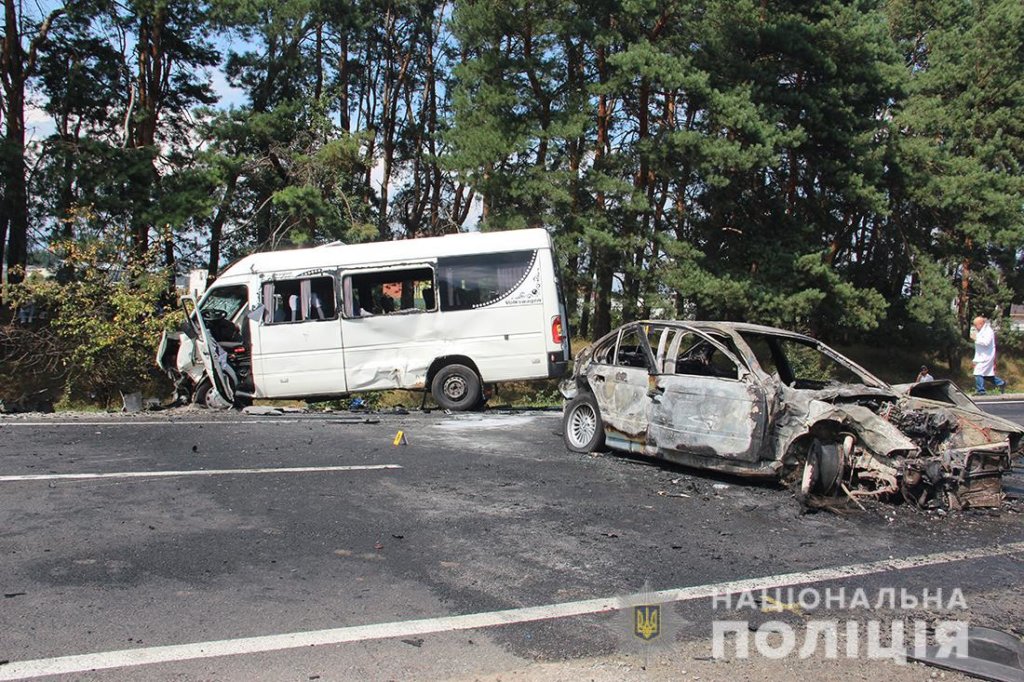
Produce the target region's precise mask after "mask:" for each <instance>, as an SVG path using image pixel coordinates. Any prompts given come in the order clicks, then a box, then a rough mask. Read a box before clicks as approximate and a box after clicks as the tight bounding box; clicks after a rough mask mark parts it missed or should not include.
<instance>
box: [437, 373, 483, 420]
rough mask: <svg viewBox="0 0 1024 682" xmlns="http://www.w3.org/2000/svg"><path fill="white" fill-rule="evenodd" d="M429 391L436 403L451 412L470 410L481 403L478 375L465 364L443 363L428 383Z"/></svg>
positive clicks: (481, 395)
mask: <svg viewBox="0 0 1024 682" xmlns="http://www.w3.org/2000/svg"><path fill="white" fill-rule="evenodd" d="M430 393H431V395H433V396H434V400H436V401H437V404H438V405H440V406H441V407H442V408H444V409H446V410H451V411H453V412H461V411H465V410H472V409H474V408H476V407H479V406H480V405H481V404H482V403H483V393H482V392H481V390H480V377H478V376H477V375H476V372H474V371H473V370H472V369H470V368H469V367H466V366H465V365H458V364H455V365H445V366H444V367H442V368H441V369H439V370H438V372H437V374H435V375H434V380H433V381H432V382H431V383H430Z"/></svg>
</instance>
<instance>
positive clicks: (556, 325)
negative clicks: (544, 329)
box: [551, 315, 564, 344]
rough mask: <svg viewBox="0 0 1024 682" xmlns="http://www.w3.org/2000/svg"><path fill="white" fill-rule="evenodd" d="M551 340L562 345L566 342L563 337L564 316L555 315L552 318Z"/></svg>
mask: <svg viewBox="0 0 1024 682" xmlns="http://www.w3.org/2000/svg"><path fill="white" fill-rule="evenodd" d="M551 340H552V341H554V342H555V343H557V344H561V343H562V341H563V340H564V337H563V336H562V316H561V315H555V316H554V317H552V318H551Z"/></svg>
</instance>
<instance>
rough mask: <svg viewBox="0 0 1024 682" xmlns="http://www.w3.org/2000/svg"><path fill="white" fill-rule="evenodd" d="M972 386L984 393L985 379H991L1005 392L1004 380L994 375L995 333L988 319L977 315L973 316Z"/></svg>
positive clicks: (981, 393) (978, 391)
mask: <svg viewBox="0 0 1024 682" xmlns="http://www.w3.org/2000/svg"><path fill="white" fill-rule="evenodd" d="M974 329H975V334H974V388H975V391H976V393H977V394H978V395H985V380H986V379H991V380H992V383H993V384H994V385H995V387H996V388H998V389H999V392H1000V393H1005V392H1006V382H1005V381H1003V380H1002V379H1000V378H999V377H997V376H996V333H995V332H994V331H992V325H990V324H989V323H988V320H987V319H985V318H984V317H982V316H981V315H979V316H978V317H976V318H974Z"/></svg>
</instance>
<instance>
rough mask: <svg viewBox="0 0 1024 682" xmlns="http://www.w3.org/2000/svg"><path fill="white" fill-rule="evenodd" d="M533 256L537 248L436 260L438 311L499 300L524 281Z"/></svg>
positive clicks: (533, 259)
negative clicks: (534, 249)
mask: <svg viewBox="0 0 1024 682" xmlns="http://www.w3.org/2000/svg"><path fill="white" fill-rule="evenodd" d="M536 259H537V252H536V251H511V252H508V253H484V254H479V255H473V256H453V257H450V258H440V259H438V262H437V272H438V275H437V286H438V291H439V293H440V302H441V310H442V311H448V310H472V309H473V308H482V307H483V306H485V305H490V304H491V303H496V302H497V301H500V300H501V299H503V298H505V297H506V296H508V295H509V294H510V293H512V292H513V291H515V290H516V289H517V288H518V287H519V285H520V284H522V283H523V281H524V280H525V279H526V276H527V275H528V274H529V273H530V270H531V269H532V268H533V263H534V261H535V260H536Z"/></svg>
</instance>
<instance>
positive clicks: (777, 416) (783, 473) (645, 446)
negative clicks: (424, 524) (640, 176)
mask: <svg viewBox="0 0 1024 682" xmlns="http://www.w3.org/2000/svg"><path fill="white" fill-rule="evenodd" d="M561 391H562V394H563V396H565V398H566V399H567V401H568V402H567V403H566V405H565V410H564V414H563V422H564V424H563V425H564V427H565V428H564V434H565V443H566V447H567V448H568V449H570V450H572V451H575V452H591V451H595V450H599V449H602V447H603V446H605V445H606V446H607V447H608V448H610V449H614V450H620V451H625V452H631V453H638V454H642V455H647V456H652V457H657V458H662V459H665V460H669V461H672V462H675V463H678V464H683V465H686V466H691V467H696V468H700V469H709V470H713V471H718V472H723V473H729V474H736V475H741V476H748V477H761V478H768V479H774V480H778V481H782V482H784V483H786V484H788V485H790V486H792V487H793V488H794V489H795V490H796V491H797V493H798V495H799V496H801V497H802V498H803V499H809V498H810V497H811V496H820V495H836V494H838V495H847V496H849V497H851V498H854V499H858V498H865V497H874V498H878V499H883V500H893V499H906V500H907V501H909V502H913V503H914V504H917V505H919V506H925V505H929V504H932V505H935V504H937V505H942V506H949V507H952V508H968V507H990V506H996V505H998V504H1000V502H1001V500H1002V499H1003V492H1002V480H1001V479H1002V475H1003V473H1004V472H1006V471H1008V470H1009V468H1010V461H1011V458H1012V457H1013V456H1015V455H1017V454H1019V453H1020V450H1021V445H1022V436H1024V429H1022V428H1021V427H1020V426H1019V425H1017V424H1015V423H1013V422H1010V421H1007V420H1005V419H1001V418H999V417H995V416H992V415H989V414H986V413H985V412H983V411H982V410H981V409H980V408H979V407H978V406H977V405H975V404H974V402H973V401H971V399H970V398H968V397H967V396H966V395H964V394H963V393H962V392H961V391H960V390H959V389H957V388H956V386H954V385H953V384H952V383H950V382H948V381H933V382H927V383H922V384H913V385H907V386H900V387H894V386H890V385H889V384H887V383H885V382H884V381H882V380H881V379H878V378H877V377H875V376H873V375H872V374H871V373H870V372H868V371H867V370H866V369H864V368H863V367H860V366H859V365H857V364H856V363H854V362H853V361H851V360H850V359H848V358H846V357H844V356H843V355H841V354H840V353H838V352H836V351H834V350H832V349H831V348H829V347H828V346H826V345H825V344H823V343H821V342H819V341H817V340H815V339H813V338H811V337H809V336H805V335H803V334H797V333H794V332H789V331H785V330H782V329H775V328H771V327H764V326H759V325H752V324H741V323H728V322H676V321H664V320H650V321H643V322H634V323H631V324H627V325H624V326H622V327H620V328H619V329H616V330H615V331H613V332H611V333H610V334H608V335H606V336H604V337H603V338H601V339H599V340H598V341H597V342H596V343H594V344H593V345H592V346H591V347H589V348H587V349H586V350H584V351H583V352H582V353H581V354H580V356H579V357H578V358H577V359H576V364H575V369H574V371H573V374H572V376H571V377H570V378H568V379H567V380H565V381H563V382H562V384H561Z"/></svg>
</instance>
